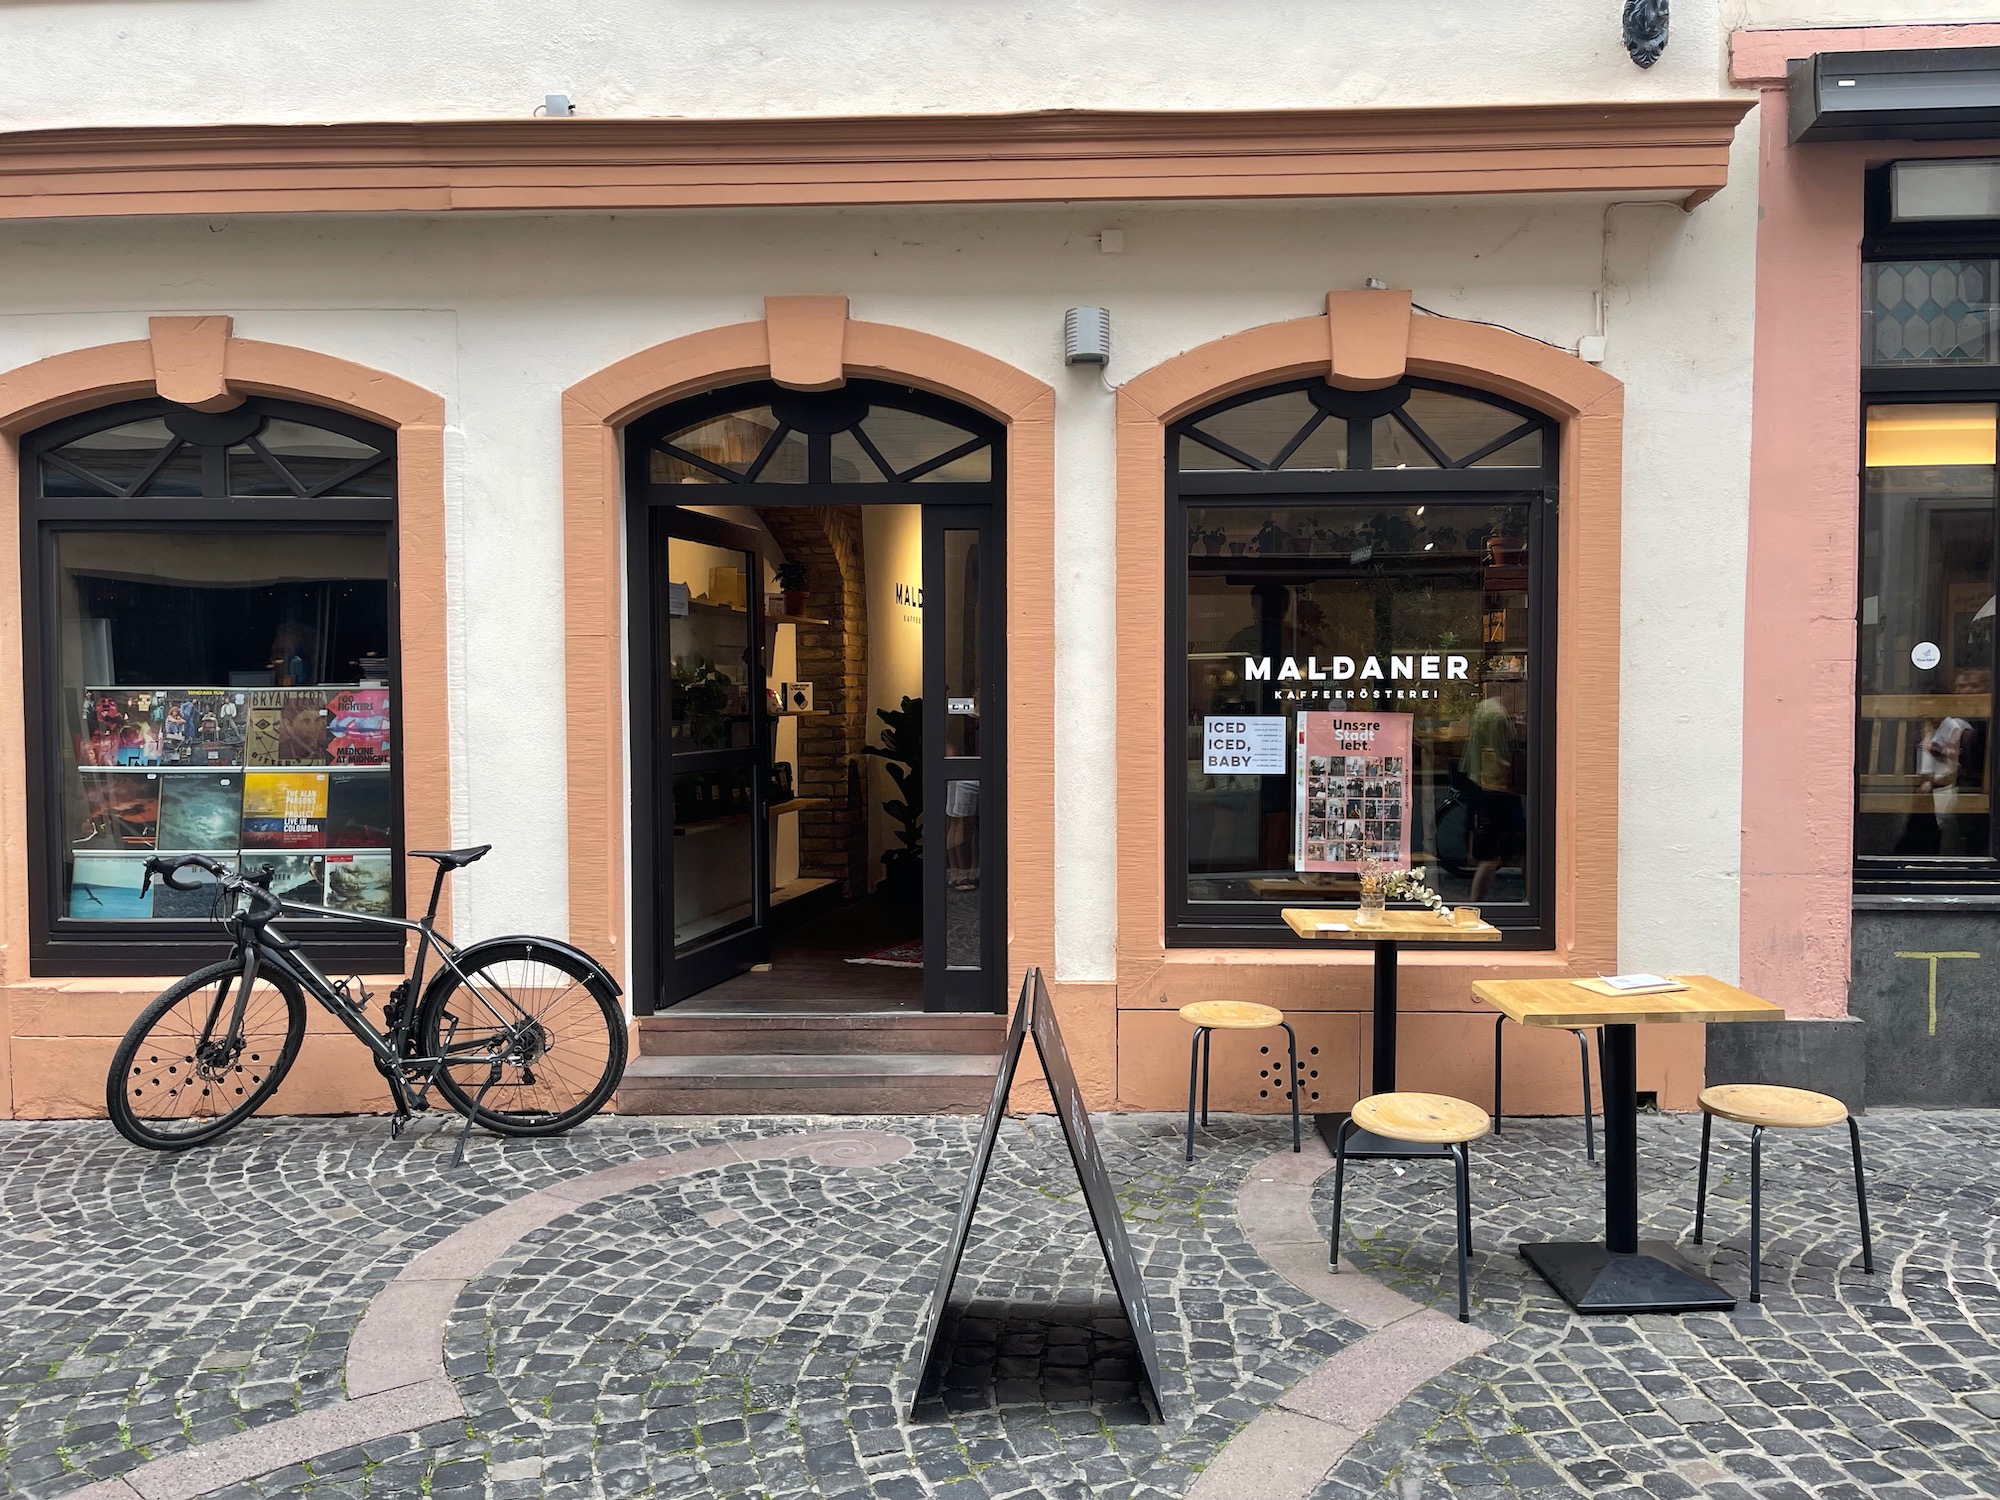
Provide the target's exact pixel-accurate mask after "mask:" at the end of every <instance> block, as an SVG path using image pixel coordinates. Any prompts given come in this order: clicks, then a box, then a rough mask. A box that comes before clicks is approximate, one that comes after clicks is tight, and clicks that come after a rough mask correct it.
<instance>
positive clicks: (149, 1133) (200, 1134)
mask: <svg viewBox="0 0 2000 1500" xmlns="http://www.w3.org/2000/svg"><path fill="white" fill-rule="evenodd" d="M242 973H243V966H242V963H241V961H240V960H224V961H223V962H221V963H214V964H210V965H209V966H208V967H207V968H205V969H198V970H196V971H195V972H194V973H192V974H190V975H188V976H187V978H185V979H183V980H181V981H180V982H179V983H178V984H175V985H171V986H169V987H168V988H167V989H166V990H164V991H163V992H161V994H160V995H159V997H158V998H157V999H155V1000H154V1001H153V1002H152V1004H150V1005H148V1006H147V1007H146V1008H145V1009H144V1010H143V1011H141V1012H140V1013H139V1018H138V1020H136V1021H134V1022H133V1023H132V1025H131V1027H130V1029H128V1030H127V1031H126V1033H125V1035H124V1038H123V1039H122V1040H121V1041H120V1042H119V1043H118V1050H117V1051H116V1052H114V1053H113V1054H112V1057H111V1072H110V1074H109V1075H108V1076H107V1077H106V1078H105V1081H104V1104H105V1109H106V1111H107V1112H108V1113H109V1114H110V1116H111V1123H112V1124H113V1125H114V1126H116V1127H117V1129H118V1133H119V1134H120V1135H122V1136H124V1137H125V1139H126V1140H128V1141H130V1142H131V1143H132V1144H133V1145H135V1146H144V1147H146V1148H147V1149H148V1150H151V1151H184V1150H186V1149H187V1148H188V1147H190V1146H199V1145H202V1144H204V1143H206V1142H208V1141H212V1140H214V1139H216V1137H218V1136H221V1135H224V1134H227V1133H228V1132H229V1131H231V1130H234V1129H235V1128H236V1127H237V1126H238V1125H240V1124H242V1123H243V1121H245V1120H246V1119H248V1118H249V1117H250V1116H251V1115H253V1114H255V1113H256V1112H257V1110H258V1108H259V1107H260V1106H261V1105H262V1104H263V1103H264V1101H265V1100H267V1099H269V1098H270V1097H271V1095H272V1094H274V1093H276V1092H277V1089H278V1085H279V1084H281V1083H283V1082H284V1081H285V1075H286V1074H287V1073H289V1072H290V1071H291V1069H292V1063H293V1061H294V1060H295V1059H296V1058H297V1057H298V1055H299V1044H300V1043H301V1042H302V1041H304V1039H305V1034H306V1004H305V997H304V996H302V995H301V994H300V993H299V990H298V986H297V985H295V984H293V983H292V981H291V980H290V979H289V978H287V977H286V976H284V975H282V974H277V973H274V972H271V971H269V970H264V971H261V972H259V974H258V976H257V983H258V986H259V988H258V991H257V992H256V993H254V994H253V995H252V997H251V999H250V1002H249V1004H248V1005H246V1006H245V1008H244V1025H245V1031H246V1032H247V1033H249V1034H248V1035H247V1036H245V1037H244V1038H243V1045H242V1046H241V1047H239V1048H238V1049H237V1052H236V1054H235V1055H233V1056H228V1057H226V1058H223V1059H216V1060H211V1061H208V1062H203V1061H201V1060H199V1059H198V1058H197V1056H196V1054H195V1053H194V1052H193V1051H190V1050H189V1047H190V1045H191V1043H192V1041H193V1039H194V1038H195V1036H196V1035H197V1034H198V1032H199V1029H200V1027H201V1024H202V1017H203V1016H204V1015H205V1010H204V1009H203V1008H202V1006H201V1002H199V1001H197V1002H196V1005H195V1006H194V1007H193V1008H192V1009H190V1010H189V1011H188V1014H187V1016H186V1017H185V1018H183V1019H182V1020H181V1021H180V1022H179V1023H178V1024H174V1023H173V1022H172V1020H171V1018H172V1017H173V1016H174V1014H175V1012H176V1011H177V1010H178V1009H180V1008H181V1007H182V1006H183V1004H184V1003H185V1002H186V1001H188V1000H189V999H190V998H191V997H194V996H197V995H199V994H200V993H201V992H202V991H204V990H207V989H209V988H211V987H212V986H216V985H219V984H220V983H221V982H222V981H223V980H225V979H230V978H237V979H240V978H241V976H242ZM265 986H269V990H270V992H271V993H275V994H276V995H277V996H279V997H280V998H281V999H282V1000H283V1002H284V1012H285V1030H284V1036H283V1039H282V1041H280V1042H279V1043H278V1045H277V1046H276V1047H275V1048H273V1046H272V1045H271V1043H272V1040H273V1037H274V1031H273V1027H272V1018H271V1014H270V1006H269V1005H268V1004H267V1003H266V1002H265V1000H264V994H265V991H264V987H265ZM229 1001H230V1005H231V1007H232V1009H233V1007H234V1004H235V990H234V987H233V986H232V987H231V990H230V996H229ZM260 1033H261V1037H262V1039H261V1041H260V1040H259V1034H260ZM227 1040H228V1039H227V1038H225V1039H224V1041H225V1043H226V1042H227ZM149 1043H150V1045H149ZM196 1082H199V1083H200V1084H201V1092H200V1093H199V1094H189V1093H188V1092H187V1090H188V1089H189V1088H190V1087H191V1086H192V1085H193V1084H195V1083H196ZM218 1089H225V1090H230V1091H231V1092H230V1093H228V1094H226V1095H225V1096H224V1097H225V1098H233V1099H235V1100H236V1101H237V1102H236V1103H234V1104H231V1105H230V1106H229V1107H228V1108H226V1109H225V1110H224V1111H223V1112H222V1113H221V1114H218V1115H213V1116H204V1115H201V1114H200V1113H199V1111H200V1110H201V1109H202V1107H203V1103H204V1101H206V1100H212V1099H213V1098H214V1097H215V1095H214V1092H213V1091H215V1090H218ZM162 1091H164V1093H163V1092H162ZM161 1100H164V1103H163V1104H161V1103H156V1101H161ZM183 1103H184V1104H185V1105H186V1106H187V1108H188V1109H189V1110H190V1114H189V1115H187V1116H185V1117H178V1118H184V1119H186V1120H187V1122H188V1123H187V1125H186V1128H179V1129H167V1128H165V1127H164V1125H163V1124H162V1123H160V1122H161V1121H162V1120H163V1119H164V1118H171V1117H173V1116H171V1115H169V1116H165V1117H163V1116H162V1115H160V1114H158V1113H155V1112H154V1111H156V1110H158V1109H160V1108H162V1107H164V1108H165V1109H166V1110H168V1111H170V1112H171V1111H173V1110H176V1109H178V1108H179V1107H180V1106H181V1105H182V1104H183ZM204 1120H205V1121H206V1123H201V1122H202V1121H204Z"/></svg>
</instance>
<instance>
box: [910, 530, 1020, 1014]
mask: <svg viewBox="0 0 2000 1500" xmlns="http://www.w3.org/2000/svg"><path fill="white" fill-rule="evenodd" d="M999 519H1000V513H999V511H998V510H997V509H996V508H995V507H992V506H987V505H926V506H925V507H924V511H923V549H924V550H923V557H924V603H925V605H926V606H927V607H926V609H925V612H924V678H923V681H924V872H923V880H924V1009H925V1010H926V1011H989V1010H990V1011H995V1012H1001V1013H1004V1011H1005V1009H1006V997H1005V984H1004V981H1005V979H1006V964H1005V954H1006V944H1005V942H1004V941H1003V939H1004V937H1005V933H1006V925H1007V922H1006V904H1005V899H1004V898H1005V891H1006V885H1005V879H1004V876H1003V873H1002V872H1004V871H1005V870H1006V868H1007V860H1006V854H1007V838H1006V829H1007V714H1006V696H1005V692H1006V670H1007V636H1006V624H1007V614H1006V609H1005V607H1004V606H1005V601H1006V597H1007V576H1006V569H1005V567H1004V559H1005V555H1006V547H1005V543H1004V538H1003V537H1001V536H1000V535H999V534H998V533H999V532H1000V530H1001V526H1000V524H999ZM947 531H975V532H977V533H978V536H979V600H978V615H977V619H978V624H979V642H978V654H979V663H978V668H979V669H978V687H979V691H978V700H979V712H978V719H979V753H978V755H976V756H967V757H952V756H948V755H946V754H945V744H946V729H947V727H948V723H949V719H950V704H949V702H948V701H947V699H946V696H945V692H944V682H945V677H944V672H945V626H944V625H943V624H942V622H941V616H939V615H937V614H935V613H934V612H933V611H932V610H931V609H930V608H929V607H928V606H930V605H931V604H932V603H933V601H934V600H935V601H937V602H942V589H941V588H940V584H941V583H942V580H943V578H944V534H945V533H946V532H947ZM996 701H997V702H998V703H999V704H1000V707H1001V711H1000V712H999V713H998V714H993V715H988V714H987V713H986V711H985V710H986V707H987V705H989V704H992V703H994V702H996ZM954 765H957V766H959V767H960V770H959V774H960V775H969V776H971V777H974V778H976V779H977V780H978V781H979V784H980V786H979V888H980V890H981V892H982V899H981V902H980V930H979V958H980V966H979V968H978V970H977V971H972V970H965V969H952V968H950V967H949V966H948V963H947V953H948V949H947V945H946V937H945V921H946V906H947V902H948V900H949V896H948V892H947V889H946V886H947V880H948V877H949V869H948V866H947V861H946V856H945V837H944V835H945V792H946V787H947V785H948V784H949V780H950V779H952V777H953V770H952V768H953V766H954ZM986 892H993V893H995V895H996V896H997V897H998V898H999V900H998V904H997V905H996V902H995V900H994V899H992V898H988V897H985V896H984V894H983V893H986Z"/></svg>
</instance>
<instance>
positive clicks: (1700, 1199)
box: [1694, 1110, 1715, 1245]
mask: <svg viewBox="0 0 2000 1500" xmlns="http://www.w3.org/2000/svg"><path fill="white" fill-rule="evenodd" d="M1714 1124H1715V1116H1714V1115H1712V1114H1710V1113H1708V1111H1706V1110H1703V1111H1702V1116H1701V1170H1700V1171H1699V1172H1698V1173H1696V1174H1695V1179H1694V1242H1695V1243H1696V1244H1697V1245H1699V1244H1700V1243H1701V1216H1702V1214H1703V1213H1705V1212H1706V1211H1707V1209H1708V1132H1709V1128H1710V1127H1711V1126H1713V1125H1714Z"/></svg>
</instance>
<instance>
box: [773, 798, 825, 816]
mask: <svg viewBox="0 0 2000 1500" xmlns="http://www.w3.org/2000/svg"><path fill="white" fill-rule="evenodd" d="M831 805H832V799H831V798H828V797H794V798H792V800H791V801H789V802H773V803H772V804H771V805H770V806H769V807H768V808H766V809H765V811H766V812H768V813H770V814H771V815H772V816H773V817H775V816H776V815H777V814H779V813H789V812H804V811H805V810H806V809H807V808H808V807H828V806H831Z"/></svg>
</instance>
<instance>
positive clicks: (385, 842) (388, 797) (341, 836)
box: [326, 770, 395, 849]
mask: <svg viewBox="0 0 2000 1500" xmlns="http://www.w3.org/2000/svg"><path fill="white" fill-rule="evenodd" d="M330 774H331V776H332V784H331V786H330V787H329V788H328V790H327V802H326V846H327V848H329V849H386V848H388V847H389V833H390V827H389V825H390V822H391V820H392V818H393V817H394V808H395V788H394V787H393V786H391V784H390V780H389V773H388V772H387V771H386V770H380V771H334V772H332V773H330Z"/></svg>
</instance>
